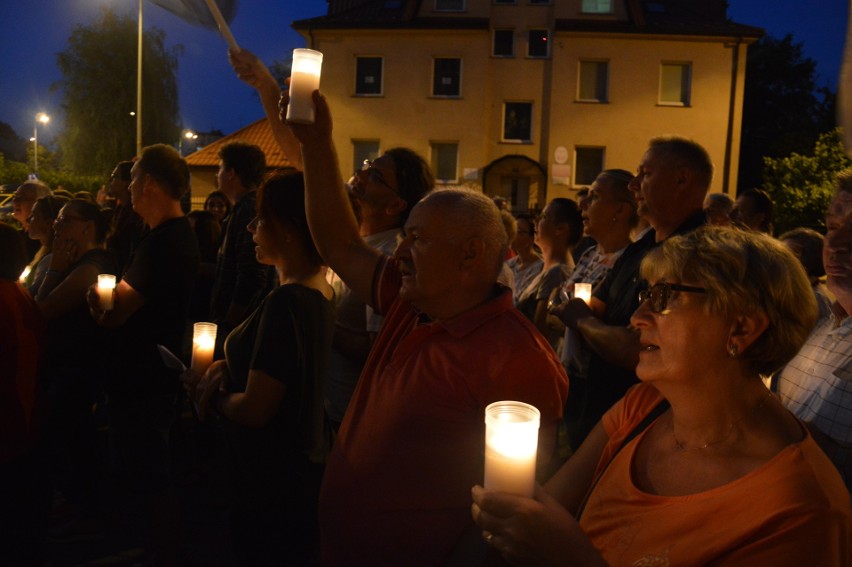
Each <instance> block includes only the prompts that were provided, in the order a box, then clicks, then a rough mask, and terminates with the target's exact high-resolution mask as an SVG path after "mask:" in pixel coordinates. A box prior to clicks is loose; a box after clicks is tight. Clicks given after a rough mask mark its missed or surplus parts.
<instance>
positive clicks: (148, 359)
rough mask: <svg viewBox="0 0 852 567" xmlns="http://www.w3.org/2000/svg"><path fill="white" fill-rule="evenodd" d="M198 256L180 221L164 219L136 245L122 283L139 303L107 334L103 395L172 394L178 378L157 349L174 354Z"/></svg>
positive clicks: (177, 350)
mask: <svg viewBox="0 0 852 567" xmlns="http://www.w3.org/2000/svg"><path fill="white" fill-rule="evenodd" d="M199 263H200V254H199V252H198V242H197V241H196V239H195V234H194V233H193V232H192V228H190V226H189V222H188V221H187V219H186V217H178V218H175V219H170V220H167V221H166V222H164V223H162V224H160V225H159V226H157V227H156V228H155V229H153V230H151V231H149V232H147V233H146V234H145V235H143V236H142V238H141V239H140V240H139V242H138V244H137V245H136V247H135V249H134V251H133V254H132V255H131V257H130V260H129V262H128V267H127V271H126V272H125V273H124V276H123V278H122V279H123V280H124V281H125V282H127V283H128V284H129V285H130V286H131V287H132V288H133V289H134V290H136V291H137V292H138V293H139V294H140V295H142V296H143V297H144V298H145V303H144V304H143V305H142V307H140V308H139V310H138V311H136V312H135V313H133V314H132V315H131V316H130V317H129V318H128V319H127V321H125V323H124V325H122V326H121V327H119V328H117V329H115V331H114V333H113V335H112V339H113V340H112V349H111V352H110V365H109V367H108V377H107V391H108V392H109V393H110V394H112V395H153V396H156V395H160V394H167V393H171V392H176V391H177V387H178V374H177V372H175V371H172V370H169V369H167V368H166V367H165V365H164V364H163V362H162V359H161V358H160V353H159V351H158V350H157V345H158V344H162V345H164V346H166V347H167V348H168V349H169V350H171V351H172V352H173V353H176V354H179V353H180V352H181V351H180V348H181V339H182V336H183V332H184V325H185V323H186V314H187V309H188V307H189V301H190V297H191V295H192V288H193V285H194V283H195V278H196V275H197V273H198V265H199Z"/></svg>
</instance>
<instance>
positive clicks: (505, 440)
mask: <svg viewBox="0 0 852 567" xmlns="http://www.w3.org/2000/svg"><path fill="white" fill-rule="evenodd" d="M540 420H541V414H540V413H539V411H538V409H536V408H535V407H534V406H531V405H529V404H525V403H523V402H513V401H503V402H494V403H493V404H490V405H489V406H488V407H487V408H485V482H484V486H485V488H487V489H488V490H497V491H500V492H510V493H512V494H518V495H520V496H526V497H530V498H531V497H532V495H533V493H534V491H535V463H536V452H537V450H538V428H539V422H540Z"/></svg>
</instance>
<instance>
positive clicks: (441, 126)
mask: <svg viewBox="0 0 852 567" xmlns="http://www.w3.org/2000/svg"><path fill="white" fill-rule="evenodd" d="M293 27H294V28H295V29H297V30H298V31H299V32H300V33H302V35H303V36H304V37H305V39H306V42H307V44H308V46H309V47H311V48H313V49H317V50H319V51H321V52H323V54H324V59H323V73H322V82H321V90H322V91H323V92H324V94H325V95H326V97H327V98H328V99H329V103H330V105H331V107H332V112H333V115H334V137H335V143H336V145H337V148H338V151H339V154H340V163H341V167H342V168H343V174H344V178H345V177H346V176H347V175H348V174H349V173H351V172H352V171H354V170H355V169H357V168H358V167H359V164H360V163H361V162H362V161H363V160H364V159H370V158H373V157H375V156H376V155H378V154H380V153H382V152H383V151H385V150H387V149H389V148H392V147H395V146H406V147H410V148H412V149H414V150H415V151H417V152H418V153H420V154H421V155H423V156H424V157H425V158H426V159H427V161H429V162H430V163H431V164H432V168H433V172H434V173H435V177H436V179H439V180H440V183H441V184H443V185H447V186H456V185H461V186H471V187H478V188H480V189H482V190H483V191H484V192H485V193H486V194H489V195H493V196H496V195H500V196H504V197H506V198H508V199H509V200H510V202H511V203H512V208H513V210H516V211H520V210H526V209H528V208H537V207H541V206H543V204H544V203H545V202H546V201H547V200H549V199H552V198H553V197H558V196H571V195H573V192H574V191H575V190H576V189H578V188H580V187H583V186H587V185H588V184H590V183H591V181H592V180H593V179H594V177H595V176H596V175H597V173H599V172H600V171H601V170H603V169H610V168H623V169H628V170H631V171H632V170H634V169H635V167H636V166H637V164H638V163H639V160H640V158H641V156H642V153H643V152H644V150H645V149H646V147H647V142H648V140H649V139H650V138H652V137H655V136H660V135H667V134H674V135H680V136H686V137H688V138H691V139H693V140H695V141H697V142H699V143H700V144H702V145H703V146H704V147H705V148H707V150H708V152H709V153H710V155H711V157H712V158H713V160H714V163H715V166H716V176H715V179H714V182H713V186H712V187H711V191H714V192H715V191H722V192H728V193H733V192H734V191H735V188H736V172H737V167H738V156H739V141H740V123H741V117H742V98H743V85H744V80H745V63H746V50H747V46H748V44H749V43H751V42H753V41H755V40H756V39H758V38H759V37H760V36H761V34H762V30H760V29H758V28H754V27H750V26H745V25H741V24H735V23H732V22H728V21H727V20H726V18H725V3H724V1H721V2H719V1H717V0H668V1H663V0H661V1H659V2H647V1H642V2H640V1H638V0H635V1H634V0H552V1H550V2H546V1H543V0H532V1H530V0H516V1H514V2H512V1H510V0H421V1H419V2H416V1H414V0H378V1H375V2H374V1H369V0H368V1H363V0H361V1H359V0H340V1H335V0H332V1H331V2H330V3H329V13H328V15H327V16H323V17H320V18H313V19H311V20H302V21H299V22H295V23H294V24H293Z"/></svg>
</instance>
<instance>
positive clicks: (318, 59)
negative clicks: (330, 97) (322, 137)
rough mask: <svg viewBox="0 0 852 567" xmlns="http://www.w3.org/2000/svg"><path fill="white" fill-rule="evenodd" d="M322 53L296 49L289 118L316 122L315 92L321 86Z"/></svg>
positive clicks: (291, 75) (305, 122) (291, 78)
mask: <svg viewBox="0 0 852 567" xmlns="http://www.w3.org/2000/svg"><path fill="white" fill-rule="evenodd" d="M321 69H322V53H320V52H319V51H314V50H313V49H294V50H293V67H292V72H291V74H290V103H289V104H288V105H287V120H290V121H293V122H301V123H303V124H312V123H313V122H314V111H315V108H314V101H313V99H312V98H311V97H312V95H313V92H314V91H315V90H317V89H318V88H319V83H320V70H321Z"/></svg>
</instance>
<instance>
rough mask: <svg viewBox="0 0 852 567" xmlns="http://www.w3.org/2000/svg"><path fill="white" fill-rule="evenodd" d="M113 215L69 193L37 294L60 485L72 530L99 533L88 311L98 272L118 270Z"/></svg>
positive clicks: (98, 383)
mask: <svg viewBox="0 0 852 567" xmlns="http://www.w3.org/2000/svg"><path fill="white" fill-rule="evenodd" d="M108 227H109V219H108V214H107V213H106V212H105V211H103V210H102V209H101V208H100V207H99V206H98V205H97V204H95V203H91V202H89V201H85V200H82V199H72V200H71V201H69V202H68V203H66V204H65V206H63V207H62V209H61V210H60V212H59V216H58V217H56V221H55V222H54V231H55V238H54V241H53V254H52V255H51V259H50V267H49V269H48V271H47V273H46V275H45V278H44V282H43V283H42V284H41V287H40V288H39V290H38V293H37V294H36V296H35V300H36V303H37V304H38V306H39V308H40V310H41V312H42V314H43V315H44V318H45V319H46V320H47V323H48V327H47V341H46V344H45V355H44V358H43V361H44V364H43V367H42V371H41V376H42V383H43V385H44V387H45V391H46V398H47V404H48V406H47V407H48V421H47V430H46V441H47V443H48V445H49V450H51V452H52V455H53V458H52V463H53V464H55V465H56V470H55V471H54V475H55V480H56V483H57V487H58V488H59V489H60V491H61V492H62V493H63V495H64V496H65V497H66V498H67V499H68V500H69V502H71V504H72V506H73V507H74V511H75V513H76V516H77V517H76V522H77V523H76V524H75V525H74V526H69V527H68V528H67V529H68V530H73V531H74V532H80V531H85V532H88V533H94V534H98V533H101V532H100V531H99V530H100V528H99V522H98V520H97V506H96V504H97V501H98V491H97V485H96V479H97V478H98V473H97V471H98V469H97V452H96V445H95V427H94V423H93V419H92V406H93V405H94V404H95V402H96V401H97V400H98V398H99V396H100V394H101V390H102V387H103V379H104V376H103V368H102V367H101V360H102V357H103V348H102V347H103V339H104V334H103V331H102V329H101V328H100V327H99V326H98V325H97V324H96V323H95V322H94V321H93V320H92V318H91V317H90V316H89V309H88V304H87V302H86V290H87V289H88V288H89V286H91V285H92V284H94V283H95V282H97V280H98V274H114V273H115V272H116V270H115V266H114V264H113V260H112V257H111V256H110V254H109V253H108V252H107V251H106V248H105V246H104V241H105V239H106V234H107V229H108Z"/></svg>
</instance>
